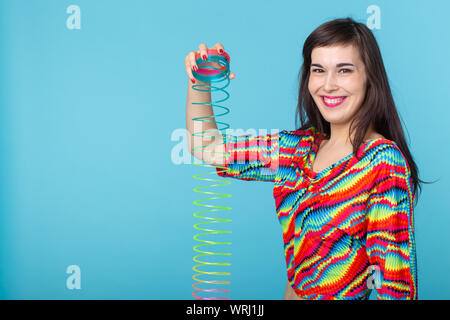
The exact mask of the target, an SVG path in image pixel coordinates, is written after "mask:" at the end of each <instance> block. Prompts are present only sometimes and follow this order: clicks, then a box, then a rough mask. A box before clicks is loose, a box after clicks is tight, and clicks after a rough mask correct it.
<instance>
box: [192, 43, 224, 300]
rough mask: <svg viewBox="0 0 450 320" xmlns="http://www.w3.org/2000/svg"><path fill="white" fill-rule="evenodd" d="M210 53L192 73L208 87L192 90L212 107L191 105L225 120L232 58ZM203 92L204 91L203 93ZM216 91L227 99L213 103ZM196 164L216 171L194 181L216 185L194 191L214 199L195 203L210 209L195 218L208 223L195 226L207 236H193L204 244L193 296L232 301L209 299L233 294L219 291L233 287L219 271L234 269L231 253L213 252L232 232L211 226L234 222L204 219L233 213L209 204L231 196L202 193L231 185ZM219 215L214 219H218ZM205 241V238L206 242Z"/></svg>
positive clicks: (200, 248)
mask: <svg viewBox="0 0 450 320" xmlns="http://www.w3.org/2000/svg"><path fill="white" fill-rule="evenodd" d="M207 52H208V56H207V60H203V59H202V58H201V57H200V54H199V53H197V54H196V57H195V60H196V64H197V66H198V70H197V71H195V70H193V71H192V73H193V75H194V77H195V78H196V79H197V80H200V81H202V82H204V83H207V84H198V85H193V86H192V88H193V89H194V90H198V91H210V92H211V103H192V104H193V105H195V106H196V108H202V107H207V106H208V107H218V108H221V109H223V110H224V112H223V113H221V114H216V115H215V117H216V118H217V117H220V116H223V115H226V114H227V113H229V109H228V108H226V107H224V106H223V105H220V103H222V102H224V101H225V100H227V99H228V98H229V96H230V95H229V94H228V92H227V91H226V90H225V88H226V87H227V86H228V85H229V83H230V78H229V75H230V56H229V55H228V54H227V53H226V52H223V53H221V54H219V53H218V51H217V50H215V49H208V51H207ZM211 62H216V63H217V64H218V65H219V68H215V67H213V66H211V65H210V64H211ZM207 63H209V65H206V64H207ZM225 81H226V83H225V84H224V85H223V86H218V85H217V84H220V83H222V84H223V82H225ZM213 83H214V85H213ZM201 88H203V89H201ZM215 91H220V92H223V93H224V94H225V97H224V98H223V99H221V100H216V101H213V100H212V92H215ZM214 113H215V112H214ZM210 118H212V119H211V120H208V119H210ZM192 120H193V121H202V122H215V123H216V124H220V125H222V126H223V127H222V128H219V126H217V129H218V130H219V131H220V130H226V129H228V128H229V125H228V124H226V123H223V122H218V121H215V119H214V115H213V116H212V117H199V118H193V119H192ZM194 127H195V126H194ZM202 128H203V127H202ZM206 132H208V131H202V132H199V133H194V134H193V135H194V136H202V137H204V134H205V133H206ZM192 150H195V148H193V149H192ZM194 164H195V165H199V166H203V167H209V168H213V169H214V170H213V172H207V173H202V174H198V175H194V179H197V180H202V181H212V182H216V184H212V185H208V186H202V187H198V188H194V191H195V192H199V193H203V194H208V195H213V197H209V198H204V199H200V200H196V201H194V205H197V206H201V207H207V208H210V209H207V210H202V211H197V212H195V213H194V217H196V218H199V219H203V220H205V222H199V223H197V224H195V225H194V228H195V229H197V230H201V231H204V232H202V233H199V234H197V235H195V236H194V240H196V241H199V242H201V244H198V245H196V246H194V251H196V252H198V253H200V254H198V255H196V256H195V257H194V258H193V260H194V262H196V263H198V264H196V265H195V266H194V267H193V268H192V269H193V270H194V271H195V274H194V276H193V277H192V279H194V280H195V281H196V282H195V283H194V284H193V285H192V288H194V292H193V293H192V296H193V297H194V298H195V300H230V299H229V298H226V297H217V296H216V297H214V296H210V295H211V294H213V295H214V294H216V293H227V292H230V290H227V289H223V288H220V287H223V285H228V284H230V281H226V280H223V276H225V277H226V276H229V275H230V272H226V271H223V270H222V271H218V268H219V267H221V268H223V267H225V268H226V267H229V266H231V263H227V262H224V261H222V260H223V258H224V257H227V256H231V253H226V252H213V251H214V250H213V249H212V248H215V249H217V248H218V247H221V246H229V245H231V242H224V241H217V240H218V239H216V237H219V236H221V235H222V236H223V235H225V234H230V233H231V231H225V230H217V229H213V228H212V226H216V225H217V224H220V223H228V224H229V223H230V222H231V219H224V218H217V217H210V216H205V214H211V213H212V212H217V213H220V215H222V216H223V215H224V213H227V212H226V211H224V210H230V209H231V208H230V207H224V206H218V205H213V204H211V203H208V202H210V201H211V200H214V199H221V198H228V197H231V195H230V194H224V193H217V192H212V191H202V190H203V189H211V188H213V187H217V186H220V185H227V184H230V182H229V181H224V180H217V179H216V180H215V179H211V178H205V176H207V175H213V176H214V177H216V178H217V174H216V167H214V166H212V165H208V164H196V163H194ZM224 169H225V168H224ZM217 213H216V214H214V215H215V216H217ZM207 226H211V227H209V228H208V227H207ZM205 237H206V239H205ZM208 238H209V239H208ZM208 248H209V249H208ZM219 258H220V259H221V260H220V262H218V261H217V260H219ZM211 260H216V261H211ZM221 277H222V278H221ZM218 279H222V280H218ZM199 294H202V295H207V296H200V295H199Z"/></svg>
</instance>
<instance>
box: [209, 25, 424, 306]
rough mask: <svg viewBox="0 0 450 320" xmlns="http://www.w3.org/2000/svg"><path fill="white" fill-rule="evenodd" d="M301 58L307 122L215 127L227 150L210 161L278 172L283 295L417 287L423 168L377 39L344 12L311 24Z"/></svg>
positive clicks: (382, 294) (219, 149)
mask: <svg viewBox="0 0 450 320" xmlns="http://www.w3.org/2000/svg"><path fill="white" fill-rule="evenodd" d="M303 60H304V61H303V65H302V68H301V72H300V77H301V81H300V88H299V98H298V105H297V114H299V115H300V122H301V126H300V127H299V128H298V129H296V130H281V131H280V132H278V133H275V134H267V135H259V136H256V137H255V136H247V135H244V136H232V135H227V134H221V133H217V139H218V140H219V143H217V141H214V140H213V141H212V142H210V143H209V144H208V146H211V147H213V148H215V149H214V151H215V153H218V154H221V155H223V156H222V157H220V159H219V160H218V161H216V162H211V163H212V164H213V165H215V166H216V167H217V174H218V175H219V176H221V177H228V178H235V179H241V180H246V181H268V182H273V183H274V189H273V196H274V200H275V208H276V213H277V217H278V220H279V222H280V225H281V228H282V231H283V245H284V254H285V262H286V267H287V280H288V283H287V287H286V292H285V295H284V299H289V300H291V299H292V300H328V299H339V300H347V299H351V300H359V299H368V298H369V295H370V293H371V290H372V289H374V288H376V291H377V297H378V299H417V298H418V293H417V292H418V290H417V286H418V279H417V267H416V247H415V233H414V230H415V227H414V203H415V200H417V197H416V190H417V185H418V182H419V179H418V173H417V167H416V165H415V163H414V160H413V158H412V156H411V154H410V152H409V149H408V146H407V144H406V141H405V139H404V134H403V129H402V126H401V124H400V121H399V117H398V114H397V110H396V108H395V104H394V101H393V98H392V95H391V91H390V88H389V83H388V81H387V75H386V72H385V69H384V66H383V61H382V58H381V54H380V51H379V48H378V45H377V43H376V40H375V38H374V36H373V34H372V33H371V31H370V30H369V29H368V28H367V27H366V26H365V25H364V24H361V23H357V22H355V21H354V20H352V19H350V18H347V19H336V20H333V21H330V22H327V23H325V24H323V25H321V26H319V27H318V28H317V29H316V30H314V31H313V32H312V33H311V34H310V35H309V36H308V38H307V39H306V41H305V44H304V47H303ZM211 115H212V111H211V110H208V113H205V114H204V115H202V116H205V117H206V116H208V117H209V118H210V119H211V120H214V119H213V118H214V117H212V116H211ZM306 118H307V119H306ZM354 124H355V126H353V125H354ZM374 272H375V274H374ZM372 280H375V284H373V281H372Z"/></svg>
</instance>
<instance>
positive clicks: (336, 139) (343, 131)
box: [327, 123, 374, 146]
mask: <svg viewBox="0 0 450 320" xmlns="http://www.w3.org/2000/svg"><path fill="white" fill-rule="evenodd" d="M349 127H350V124H344V125H342V124H333V123H330V139H328V141H327V144H328V145H329V146H347V145H351V141H350V136H349ZM373 132H374V130H373V125H372V124H370V126H369V128H368V129H367V133H366V135H365V137H366V138H367V137H369V136H370V135H371V134H372V133H373ZM354 138H355V132H352V140H354ZM366 138H365V139H364V140H366Z"/></svg>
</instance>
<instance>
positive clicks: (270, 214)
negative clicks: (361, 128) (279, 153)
mask: <svg viewBox="0 0 450 320" xmlns="http://www.w3.org/2000/svg"><path fill="white" fill-rule="evenodd" d="M72 4H75V5H78V6H79V7H80V8H81V29H80V30H76V29H75V30H69V29H68V28H67V27H66V20H67V18H68V17H69V16H70V14H68V13H66V9H67V7H68V6H69V5H72ZM373 4H374V5H377V6H379V7H380V9H381V29H380V30H375V29H374V30H373V32H374V34H375V36H376V38H377V40H378V43H379V45H380V49H381V51H382V55H383V58H384V63H385V66H386V70H387V72H388V76H389V80H390V84H391V88H392V91H393V94H394V99H395V101H396V103H397V108H398V110H399V113H400V115H401V118H402V120H403V124H404V126H405V130H406V131H405V132H406V136H407V140H408V143H409V144H410V148H411V149H410V150H411V152H412V154H413V156H414V158H415V161H416V163H417V165H418V167H419V170H420V171H419V174H420V177H421V178H422V179H424V180H426V181H432V180H436V179H439V181H438V182H436V183H434V184H431V185H424V188H423V193H422V194H421V196H420V198H419V204H418V206H417V207H416V208H415V214H416V220H415V222H416V241H417V250H418V251H417V256H418V270H419V297H420V298H421V299H448V298H449V297H450V280H449V278H448V277H447V271H448V270H449V268H450V258H449V254H448V253H449V252H448V245H449V243H450V233H449V232H448V231H447V230H448V226H449V225H450V212H449V209H448V208H449V206H448V205H447V204H446V202H445V201H446V199H447V196H448V195H447V194H448V190H449V187H450V184H449V167H448V157H449V156H450V154H449V151H448V148H447V147H448V140H447V138H448V137H449V133H450V126H448V124H447V121H448V119H450V111H449V106H450V96H449V94H448V88H449V86H450V80H449V79H450V78H449V76H448V75H449V72H450V67H449V64H448V57H449V56H450V44H449V42H448V41H447V39H448V32H447V31H448V22H447V21H448V19H447V15H448V12H449V11H450V2H448V1H444V0H442V1H436V0H435V1H411V0H407V1H406V0H403V1H400V0H397V1H387V0H386V1H381V0H379V1H361V0H353V1H338V2H336V1H331V0H329V1H326V0H322V1H276V2H274V1H265V2H264V1H242V0H239V1H234V0H230V1H227V2H220V1H217V2H210V1H208V2H192V1H168V2H163V1H144V0H142V1H137V0H128V1H106V0H96V1H87V0H72V1H62V0H46V1H44V0H39V1H38V0H33V1H31V0H27V1H25V0H2V1H1V2H0V47H1V50H0V70H1V72H0V84H1V86H0V106H1V108H0V110H1V114H0V122H1V123H0V132H1V134H0V138H1V140H0V174H1V176H0V177H1V180H0V181H1V184H0V298H1V299H192V291H193V290H192V284H193V283H194V281H193V280H192V276H193V274H194V272H193V271H192V267H193V265H194V263H193V261H192V258H193V256H194V255H195V252H194V251H193V246H194V245H196V244H198V243H197V242H196V241H194V240H193V239H192V237H193V236H194V235H195V234H197V233H199V232H198V231H196V230H194V229H193V225H194V224H195V223H198V222H200V221H199V220H200V219H197V218H194V217H193V213H194V212H196V211H198V210H200V209H199V208H200V207H197V206H194V205H193V201H194V200H196V199H199V198H202V195H200V194H198V193H195V192H194V191H193V188H195V187H198V186H201V185H204V184H202V183H200V181H198V180H195V179H193V177H192V176H193V175H194V174H197V173H202V172H211V171H214V169H213V170H211V168H203V167H200V166H194V165H175V164H174V163H173V162H172V160H171V152H172V149H173V148H174V147H175V145H177V144H178V143H179V141H172V140H171V135H172V133H173V132H174V131H175V130H176V129H179V128H185V107H186V91H187V80H188V79H187V76H186V73H185V68H184V58H185V56H186V54H187V53H188V52H189V51H192V50H197V49H198V45H199V44H200V43H202V42H204V43H206V44H207V45H208V46H209V47H212V46H213V45H214V44H216V43H217V42H221V43H222V44H223V45H224V46H225V50H226V51H227V52H228V53H229V54H230V56H231V70H232V71H233V72H234V73H235V74H236V79H234V80H232V82H231V84H230V88H229V93H230V94H231V97H230V99H229V100H227V102H226V104H227V106H228V107H229V108H230V109H231V113H230V114H229V115H227V116H225V117H223V118H221V120H223V121H226V122H228V123H230V124H231V126H232V127H233V128H244V129H248V128H257V129H258V128H269V129H270V128H278V129H294V128H295V122H294V114H295V107H296V102H297V90H298V79H297V74H298V71H299V68H300V66H301V63H302V58H301V50H302V46H303V43H304V41H305V39H306V37H307V36H308V35H309V34H310V33H311V32H312V31H313V30H314V29H315V28H316V27H318V26H319V25H320V24H322V23H323V22H325V21H328V20H331V19H335V18H342V17H347V16H350V17H352V18H354V19H356V20H358V21H360V22H364V23H365V22H366V21H367V18H368V17H369V16H370V14H368V13H366V9H367V7H368V6H370V5H373ZM222 188H224V190H226V191H225V192H229V193H230V194H232V197H231V198H229V199H227V200H226V201H223V203H224V204H225V203H226V204H228V205H230V206H232V208H233V209H232V210H231V213H229V215H230V217H231V218H232V220H233V221H232V222H231V223H230V224H229V227H227V229H228V230H232V232H233V233H232V235H231V237H230V239H231V241H232V243H233V244H232V246H231V250H230V251H229V252H231V253H232V256H231V258H230V260H229V261H230V262H231V263H232V266H231V267H230V268H229V271H230V272H231V274H232V275H231V276H230V277H229V280H230V281H231V285H230V286H228V287H227V288H228V289H230V290H231V292H230V293H229V294H228V295H227V296H228V297H229V298H231V299H283V295H284V290H285V286H286V281H287V277H286V266H285V262H284V256H283V245H282V232H281V227H280V226H279V224H278V220H277V218H276V214H275V203H274V200H273V197H272V184H271V183H266V182H250V181H239V180H232V181H231V184H230V185H229V186H226V187H222ZM217 192H220V191H219V190H217ZM203 198H204V196H203ZM69 265H78V266H79V267H80V268H81V289H80V290H69V289H67V288H66V279H67V277H68V276H69V275H68V274H67V273H66V268H67V267H68V266H69Z"/></svg>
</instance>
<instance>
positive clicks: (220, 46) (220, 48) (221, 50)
mask: <svg viewBox="0 0 450 320" xmlns="http://www.w3.org/2000/svg"><path fill="white" fill-rule="evenodd" d="M213 48H214V49H216V50H217V51H218V52H219V53H220V54H222V53H223V52H224V51H225V48H224V47H223V45H222V44H221V43H220V42H218V43H216V44H215V45H214V47H213Z"/></svg>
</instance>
